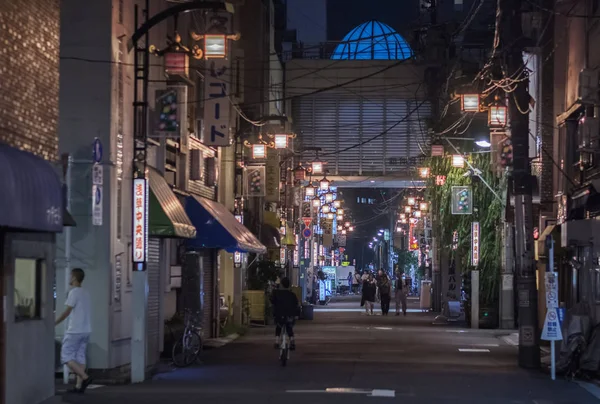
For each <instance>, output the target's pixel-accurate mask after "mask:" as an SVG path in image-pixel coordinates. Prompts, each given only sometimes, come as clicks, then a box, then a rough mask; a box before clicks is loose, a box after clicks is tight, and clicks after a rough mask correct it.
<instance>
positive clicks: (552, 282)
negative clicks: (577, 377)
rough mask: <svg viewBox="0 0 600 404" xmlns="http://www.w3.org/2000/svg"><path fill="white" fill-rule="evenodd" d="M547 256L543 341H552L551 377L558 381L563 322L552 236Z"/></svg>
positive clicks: (549, 236)
mask: <svg viewBox="0 0 600 404" xmlns="http://www.w3.org/2000/svg"><path fill="white" fill-rule="evenodd" d="M545 243H546V256H547V257H548V266H547V267H546V277H545V278H546V279H545V284H546V307H547V309H546V320H545V321H544V330H543V331H542V339H543V340H545V341H550V375H551V378H552V380H556V346H555V345H556V343H555V341H560V340H562V339H563V338H562V330H561V325H562V321H561V320H560V316H559V314H560V310H561V309H560V308H559V307H558V274H557V273H556V272H554V240H553V238H552V235H550V234H549V235H548V236H547V237H546V242H545Z"/></svg>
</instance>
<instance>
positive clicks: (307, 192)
mask: <svg viewBox="0 0 600 404" xmlns="http://www.w3.org/2000/svg"><path fill="white" fill-rule="evenodd" d="M304 195H306V196H310V197H313V196H315V187H313V186H312V185H310V184H309V185H307V186H306V187H304Z"/></svg>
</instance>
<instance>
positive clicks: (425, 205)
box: [419, 202, 429, 211]
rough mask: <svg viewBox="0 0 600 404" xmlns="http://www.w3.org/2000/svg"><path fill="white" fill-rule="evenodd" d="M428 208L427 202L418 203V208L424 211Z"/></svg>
mask: <svg viewBox="0 0 600 404" xmlns="http://www.w3.org/2000/svg"><path fill="white" fill-rule="evenodd" d="M428 208H429V206H428V205H427V202H421V203H420V204H419V209H421V210H424V211H426V210H427V209H428Z"/></svg>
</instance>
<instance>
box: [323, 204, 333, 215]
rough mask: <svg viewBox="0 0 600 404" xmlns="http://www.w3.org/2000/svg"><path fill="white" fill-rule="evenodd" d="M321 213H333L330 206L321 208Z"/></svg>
mask: <svg viewBox="0 0 600 404" xmlns="http://www.w3.org/2000/svg"><path fill="white" fill-rule="evenodd" d="M321 212H323V213H329V212H331V207H330V206H329V205H323V207H321Z"/></svg>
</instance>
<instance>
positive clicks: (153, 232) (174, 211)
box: [148, 167, 196, 238]
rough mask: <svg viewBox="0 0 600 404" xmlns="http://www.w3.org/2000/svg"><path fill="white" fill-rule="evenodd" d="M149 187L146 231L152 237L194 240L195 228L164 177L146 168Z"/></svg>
mask: <svg viewBox="0 0 600 404" xmlns="http://www.w3.org/2000/svg"><path fill="white" fill-rule="evenodd" d="M148 182H149V185H150V195H149V198H148V200H149V208H148V211H149V217H148V230H149V234H150V236H152V237H169V238H194V237H195V236H196V228H195V227H194V225H193V224H192V222H191V220H190V218H189V217H188V216H187V214H186V213H185V209H184V208H183V205H181V202H179V199H177V195H175V193H174V192H173V191H172V190H171V187H169V184H167V181H166V180H165V179H164V177H163V176H162V175H161V174H160V173H159V172H158V171H157V170H156V169H154V168H152V167H149V168H148Z"/></svg>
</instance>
